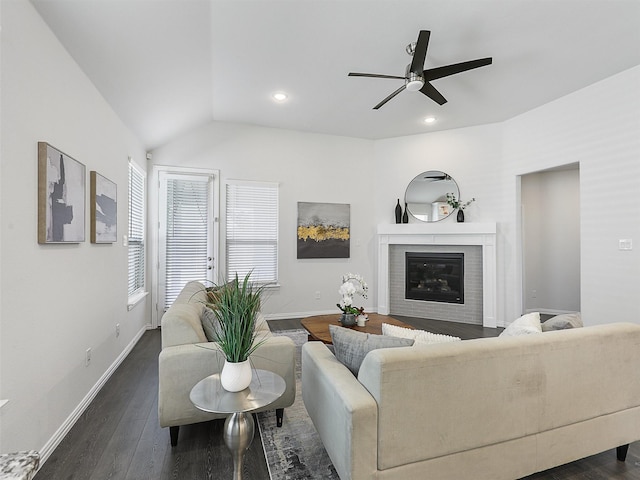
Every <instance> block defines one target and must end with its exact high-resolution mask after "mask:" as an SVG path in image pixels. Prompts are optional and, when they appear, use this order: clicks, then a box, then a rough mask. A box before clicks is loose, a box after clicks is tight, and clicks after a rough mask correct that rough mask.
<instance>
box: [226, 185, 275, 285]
mask: <svg viewBox="0 0 640 480" xmlns="http://www.w3.org/2000/svg"><path fill="white" fill-rule="evenodd" d="M226 222H227V223H226V226H227V234H226V265H227V268H226V276H227V277H226V278H227V279H233V278H235V276H236V274H237V275H238V278H240V279H242V278H244V276H245V275H246V274H247V273H249V272H251V279H252V280H254V281H256V282H259V283H277V281H278V184H277V183H261V182H241V181H229V182H228V184H227V210H226Z"/></svg>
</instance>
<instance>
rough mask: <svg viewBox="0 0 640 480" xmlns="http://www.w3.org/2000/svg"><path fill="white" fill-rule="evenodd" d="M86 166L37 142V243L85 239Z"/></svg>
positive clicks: (49, 146) (77, 241) (71, 241)
mask: <svg viewBox="0 0 640 480" xmlns="http://www.w3.org/2000/svg"><path fill="white" fill-rule="evenodd" d="M85 172H86V170H85V166H84V165H83V164H82V163H80V162H78V161H77V160H74V159H73V158H71V157H70V156H68V155H66V154H64V153H62V152H61V151H60V150H58V149H56V148H54V147H52V146H51V145H49V144H48V143H45V142H38V243H80V242H84V239H85V198H86V197H85V185H86V173H85Z"/></svg>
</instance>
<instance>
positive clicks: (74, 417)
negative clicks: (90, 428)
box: [39, 325, 151, 466]
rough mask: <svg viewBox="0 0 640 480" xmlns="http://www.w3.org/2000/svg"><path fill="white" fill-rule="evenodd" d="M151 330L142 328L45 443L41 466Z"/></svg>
mask: <svg viewBox="0 0 640 480" xmlns="http://www.w3.org/2000/svg"><path fill="white" fill-rule="evenodd" d="M149 328H151V326H150V325H145V327H144V328H142V329H141V330H140V331H139V332H138V333H137V334H136V336H135V337H134V338H133V340H131V342H129V344H128V345H127V346H126V348H125V349H124V350H123V351H122V352H121V353H120V355H118V357H117V358H116V359H115V361H114V362H113V363H112V364H111V366H110V367H109V368H108V369H107V371H106V372H104V374H103V375H102V376H101V377H100V379H99V380H98V382H97V383H96V384H95V385H94V386H93V387H92V388H91V390H89V393H87V395H86V396H85V397H84V398H83V399H82V401H81V402H80V404H79V405H78V406H77V407H76V408H75V409H74V410H73V412H71V415H69V416H68V417H67V419H66V420H65V421H64V423H63V424H62V425H61V426H60V428H58V430H56V432H55V433H54V434H53V436H52V437H51V438H50V439H49V441H48V442H47V443H45V445H44V447H42V450H40V452H39V453H40V466H42V465H43V464H44V462H46V461H47V459H48V458H49V456H51V454H52V453H53V451H54V450H55V449H56V448H57V447H58V445H60V442H62V440H63V439H64V437H65V436H66V435H67V434H68V433H69V431H70V430H71V428H73V426H74V425H75V423H76V422H77V421H78V419H79V418H80V416H82V414H83V413H84V411H85V410H86V409H87V407H88V406H89V405H90V404H91V402H92V401H93V399H94V398H95V397H96V395H97V394H98V392H100V390H101V389H102V387H103V386H104V384H105V383H107V380H109V378H110V377H111V375H113V372H115V371H116V369H117V368H118V367H119V366H120V364H121V363H122V362H123V360H124V359H125V358H127V355H129V353H130V352H131V350H133V347H135V346H136V344H137V343H138V341H139V340H140V338H141V337H142V335H143V334H144V332H146V331H147V330H148V329H149Z"/></svg>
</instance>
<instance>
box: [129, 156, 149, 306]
mask: <svg viewBox="0 0 640 480" xmlns="http://www.w3.org/2000/svg"><path fill="white" fill-rule="evenodd" d="M144 197H145V175H144V173H143V172H141V171H140V170H139V169H138V168H136V167H135V165H134V164H133V163H132V162H129V240H128V242H129V282H128V293H129V296H130V297H131V296H133V295H136V294H138V293H142V292H143V291H144V268H145V265H144V252H145V232H144V219H145V201H144Z"/></svg>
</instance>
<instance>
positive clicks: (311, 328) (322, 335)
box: [300, 313, 413, 344]
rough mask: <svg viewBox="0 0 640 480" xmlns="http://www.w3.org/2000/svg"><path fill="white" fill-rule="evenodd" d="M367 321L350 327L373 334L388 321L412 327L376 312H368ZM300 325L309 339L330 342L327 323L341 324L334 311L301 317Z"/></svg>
mask: <svg viewBox="0 0 640 480" xmlns="http://www.w3.org/2000/svg"><path fill="white" fill-rule="evenodd" d="M367 315H368V316H369V321H368V322H367V323H366V326H364V327H358V326H357V325H354V326H353V327H345V328H350V329H352V330H356V331H358V332H364V333H373V334H375V335H381V334H382V324H383V323H389V324H391V325H397V326H398V327H404V328H411V329H413V327H412V326H411V325H409V324H407V323H404V322H401V321H400V320H396V319H395V318H393V317H389V316H388V315H379V314H377V313H368V314H367ZM300 323H302V326H303V327H304V329H305V330H306V331H307V333H309V341H313V340H316V341H320V342H324V343H328V344H331V334H330V333H329V325H337V326H339V327H341V326H342V324H341V323H340V313H334V314H331V315H316V316H313V317H307V318H303V319H302V320H301V322H300Z"/></svg>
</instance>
